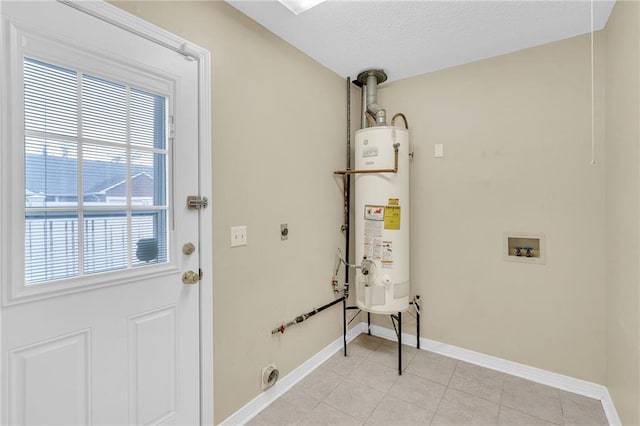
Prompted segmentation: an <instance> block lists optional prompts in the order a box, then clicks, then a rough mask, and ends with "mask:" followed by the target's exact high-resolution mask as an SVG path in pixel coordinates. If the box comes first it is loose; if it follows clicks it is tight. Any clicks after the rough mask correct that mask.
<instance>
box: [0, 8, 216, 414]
mask: <svg viewBox="0 0 640 426" xmlns="http://www.w3.org/2000/svg"><path fill="white" fill-rule="evenodd" d="M58 1H59V2H60V3H64V4H66V5H68V6H70V7H73V8H75V9H78V10H80V11H82V12H85V13H88V14H90V15H92V16H94V17H96V18H99V19H102V20H104V21H106V22H109V23H110V24H113V25H115V26H117V27H120V28H122V29H124V30H126V31H129V32H131V33H134V34H136V35H138V36H140V37H143V38H145V39H147V40H150V41H153V42H154V43H158V44H160V45H162V46H164V47H166V48H168V49H171V50H174V51H176V52H178V53H181V54H183V55H185V56H186V57H187V58H188V59H191V60H194V61H197V62H198V136H199V142H198V151H199V152H198V161H199V173H200V176H199V182H200V183H199V185H200V188H198V191H199V194H200V195H203V196H207V197H209V198H211V60H210V53H209V52H208V51H207V50H206V49H203V48H201V47H199V46H196V45H194V44H193V43H190V42H188V41H186V40H184V39H182V38H180V37H178V36H176V35H174V34H171V33H170V32H168V31H165V30H163V29H162V28H159V27H157V26H155V25H153V24H150V23H148V22H146V21H144V20H142V19H140V18H138V17H136V16H133V15H131V14H129V13H128V12H125V11H124V10H122V9H120V8H118V7H116V6H112V5H110V4H108V3H106V2H104V1H102V0H94V1H83V0H58ZM0 89H1V88H0ZM0 91H1V90H0ZM0 131H1V133H0V137H6V129H0ZM0 177H1V176H0ZM185 202H186V200H185ZM199 220H200V246H199V254H200V259H199V261H200V267H201V269H202V271H203V272H204V273H203V277H202V279H201V281H200V283H199V289H200V349H199V351H200V424H202V425H209V424H213V418H214V417H213V254H212V247H213V244H212V241H213V240H212V238H213V237H212V225H213V222H212V207H209V208H205V209H201V210H200V213H199ZM2 231H3V230H0V234H2ZM0 237H1V235H0ZM1 255H2V253H0V256H1ZM1 309H2V307H1V305H0V310H1ZM3 380H6V378H3Z"/></svg>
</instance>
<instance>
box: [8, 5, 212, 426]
mask: <svg viewBox="0 0 640 426" xmlns="http://www.w3.org/2000/svg"><path fill="white" fill-rule="evenodd" d="M0 14H1V15H2V21H1V24H0V30H1V32H0V37H1V44H0V46H1V47H2V55H3V56H2V62H1V65H0V66H1V67H2V70H1V71H2V73H1V74H2V75H3V77H2V78H3V79H4V81H3V84H4V85H3V86H2V87H3V89H4V90H3V99H2V102H3V104H2V111H3V115H2V122H1V123H2V124H1V126H0V129H4V132H3V133H2V138H3V139H2V141H1V142H2V144H1V145H0V166H1V167H2V173H3V182H2V183H3V184H2V187H1V190H2V194H1V195H2V200H3V203H2V205H1V206H0V223H1V224H2V230H3V234H4V235H9V236H10V238H9V240H10V242H11V243H10V244H9V243H8V242H7V241H3V242H1V244H3V246H2V249H3V250H2V253H3V258H2V259H1V262H2V264H1V265H0V266H1V268H2V271H0V274H1V275H0V276H1V277H2V281H1V285H2V309H1V318H0V324H1V333H2V342H1V347H0V349H1V352H0V356H1V358H2V359H1V361H2V365H1V367H2V370H1V376H2V407H1V415H2V419H1V421H2V423H3V424H7V423H11V424H17V425H21V424H66V425H72V424H104V425H115V424H160V423H162V424H198V423H199V413H200V401H199V399H200V398H199V371H200V370H199V362H200V361H199V311H198V306H199V291H198V290H199V289H198V285H197V284H196V285H185V284H183V283H182V280H181V275H182V273H183V272H185V271H187V270H193V271H198V270H199V264H198V256H199V254H198V250H196V252H194V253H193V254H191V255H183V254H182V253H181V251H180V250H179V248H180V247H181V246H182V245H183V244H185V243H187V242H192V243H194V244H195V246H196V247H198V243H199V237H198V212H197V211H194V210H188V209H187V207H186V201H185V200H186V197H187V195H190V194H196V193H197V188H198V170H197V164H198V158H197V152H198V133H197V129H198V121H197V117H198V104H197V102H198V96H197V90H198V67H197V63H196V62H194V61H189V60H187V59H185V58H184V57H183V56H182V55H180V54H178V53H176V52H174V51H171V50H169V49H166V48H164V47H161V46H159V45H157V44H154V43H153V42H151V41H148V40H146V39H142V38H140V37H138V36H135V35H133V34H131V33H129V32H127V31H124V30H122V29H119V28H117V27H115V26H113V25H111V24H108V23H106V22H103V21H101V20H99V19H97V18H94V17H92V16H89V15H86V14H84V13H82V12H80V11H78V10H75V9H73V8H71V7H69V6H66V5H64V4H61V3H57V2H38V3H36V2H7V1H2V2H0ZM25 58H30V59H34V60H37V61H42V62H43V63H47V64H53V65H55V66H59V67H62V68H64V69H68V70H72V71H73V72H77V73H78V74H77V75H78V77H77V82H78V83H77V84H78V88H79V91H80V94H79V95H78V99H80V101H78V102H79V103H78V105H82V89H83V87H84V85H86V86H87V91H90V89H91V90H93V88H95V87H98V86H99V85H102V86H104V87H107V88H111V87H116V86H117V87H116V89H117V90H121V88H123V89H122V90H124V91H123V92H122V93H123V95H122V97H121V99H122V102H123V103H122V105H123V107H122V108H120V109H119V114H120V115H118V118H117V120H119V121H118V122H117V123H116V121H115V120H116V118H111V116H109V115H108V114H109V113H108V112H101V110H100V108H102V106H104V105H103V104H105V102H104V99H105V98H101V97H100V96H101V95H99V94H98V95H96V94H95V93H91V96H92V98H91V99H92V102H93V104H90V105H89V107H88V108H89V109H90V111H89V112H91V114H93V115H91V114H86V115H83V113H78V117H79V119H78V120H77V124H74V125H72V126H71V127H69V126H67V125H65V127H64V133H65V134H63V135H60V134H59V133H60V131H59V129H58V130H57V133H56V131H54V130H51V129H50V128H49V127H46V126H45V127H46V129H45V130H41V129H36V128H35V127H32V128H27V129H25V120H24V111H25V105H24V93H23V92H24V84H23V73H24V66H25V65H24V59H25ZM84 76H89V77H87V78H85V77H84ZM92 79H93V80H92ZM104 82H107V83H104ZM111 82H113V84H112V83H111ZM92 85H93V86H92ZM116 89H113V90H116ZM42 90H43V91H44V93H45V94H46V93H48V89H46V88H44V89H42ZM109 90H110V89H109ZM147 93H148V94H152V95H154V96H155V95H158V96H155V97H154V96H150V97H146V98H145V96H146V95H145V94H147ZM47 96H48V95H47ZM96 96H97V97H96ZM147 98H148V99H147ZM101 99H102V101H101ZM149 99H150V100H149ZM164 99H166V116H163V117H164V118H166V128H165V127H162V128H161V130H162V131H160V132H159V133H158V132H157V133H156V135H158V134H159V135H160V137H163V138H165V139H163V140H162V141H163V142H166V145H163V146H162V147H160V145H157V142H158V141H157V140H154V139H153V138H149V137H147V136H145V133H144V129H145V128H146V127H153V126H154V125H155V126H158V125H160V126H164V124H158V123H163V122H162V120H160V121H157V120H156V121H154V116H153V114H150V115H146V116H145V115H136V111H137V110H135V108H137V105H142V104H144V103H145V102H147V100H149V102H151V104H153V102H164V101H163V100H164ZM64 101H65V102H66V103H65V102H63V103H64V105H65V108H66V107H68V105H69V102H68V99H67V100H64ZM87 102H88V101H87ZM127 102H130V103H127ZM107 104H108V102H107ZM107 106H109V105H107ZM56 108H62V107H61V106H60V105H56V104H46V109H47V110H46V114H49V116H51V117H55V114H56V113H57V112H58V110H57V109H56ZM156 111H157V110H156ZM163 111H164V110H160V114H165V112H163ZM105 114H107V115H105ZM156 115H157V114H156ZM83 117H87V119H86V121H87V123H84V122H83ZM105 117H106V118H105ZM123 117H124V118H123ZM155 118H156V119H157V118H158V117H157V116H156V117H155ZM161 118H162V117H161ZM112 120H113V121H112ZM122 120H124V123H125V124H127V123H128V124H129V127H128V129H129V130H126V129H125V131H124V132H123V131H122V123H123V121H122ZM112 122H113V125H114V126H113V127H114V128H115V127H118V132H117V138H114V134H115V133H114V132H115V130H114V131H111V130H109V129H111V127H110V126H109V124H111V123H112ZM96 123H97V124H96ZM104 123H107V124H108V125H107V126H106V127H105V125H104ZM118 123H119V124H118ZM169 123H172V125H171V126H170V125H169ZM36 124H37V123H36ZM84 124H86V125H87V128H86V129H85V127H83V126H84ZM116 124H118V126H116ZM29 125H30V126H31V125H32V126H36V125H35V124H33V122H32V123H31V124H29ZM74 126H75V127H74ZM101 127H102V128H103V130H101ZM125 128H126V126H125ZM104 129H106V130H104ZM156 130H157V129H156ZM101 131H105V132H106V133H105V134H101V133H100V132H101ZM38 132H39V133H38ZM163 132H164V133H163ZM37 138H40V139H37ZM36 139H37V140H41V141H42V142H33V144H37V143H41V144H42V145H43V146H44V147H45V149H44V150H43V151H42V152H40V151H38V150H34V151H29V152H27V151H26V150H25V142H26V141H34V140H36ZM62 141H64V144H62V145H61V142H62ZM30 143H32V142H30ZM56 144H57V145H56ZM28 146H31V145H28ZM33 146H36V145H33ZM56 146H62V147H66V148H65V149H58V150H57V149H54V148H55V147H56ZM68 147H71V148H73V149H75V150H76V151H77V154H69V153H70V152H74V151H72V150H70V149H67V148H68ZM165 153H166V155H165ZM159 154H161V155H164V157H162V158H159V156H158V155H159ZM28 155H31V156H36V157H37V156H38V155H41V156H43V157H42V158H46V159H49V160H51V161H49V162H48V163H47V164H48V167H50V166H51V165H54V166H55V165H56V164H62V163H63V160H62V159H63V158H65V159H66V160H65V161H67V163H66V164H68V160H69V156H72V155H76V156H77V160H75V159H74V160H73V161H75V164H77V166H75V167H77V180H78V182H77V184H76V187H77V188H78V191H77V194H76V195H77V196H76V198H75V199H73V200H72V202H71V203H72V204H73V203H75V204H74V205H73V206H72V207H71V210H69V207H68V206H66V205H63V204H55V203H68V202H69V199H70V198H69V197H71V199H72V198H73V196H72V195H73V194H71V195H69V194H66V195H65V194H63V195H65V196H67V198H65V199H64V200H63V199H62V198H61V196H60V194H52V193H50V192H51V191H49V190H48V189H46V188H45V189H42V190H39V191H29V188H27V187H26V185H27V179H25V170H24V167H25V164H27V161H26V160H27V159H28ZM118 157H124V158H126V160H125V161H124V163H123V164H124V165H123V166H122V167H121V168H118V167H116V166H112V168H111V170H112V171H114V173H113V174H114V175H117V176H119V177H120V182H106V183H105V185H104V191H97V190H95V188H91V187H90V185H87V182H88V179H95V178H96V176H92V174H91V173H92V172H93V175H96V174H97V175H98V177H99V175H100V173H96V170H98V169H99V166H101V164H99V163H100V162H101V161H102V162H105V161H107V160H109V161H111V159H114V160H115V159H116V158H118ZM29 158H31V157H29ZM74 158H76V157H74ZM29 164H36V163H29ZM143 164H153V165H155V166H157V167H160V170H162V172H159V173H151V174H149V173H146V174H145V171H144V170H142V169H141V170H140V172H139V173H137V169H136V168H137V167H143ZM72 169H73V168H72ZM64 170H67V171H68V170H70V169H69V168H66V169H64ZM73 170H76V169H73ZM52 173H54V176H55V173H56V171H55V169H54V170H53V172H52ZM123 176H124V177H125V180H122V177H123ZM127 176H128V177H129V180H126V177H127ZM7 177H10V180H11V184H9V182H8V179H7ZM134 177H135V179H138V178H139V180H138V181H134ZM159 180H164V184H163V185H164V187H166V188H168V194H167V197H164V196H162V197H155V198H154V200H153V201H152V202H146V201H145V195H144V190H145V188H151V190H154V188H155V191H156V193H157V191H158V188H160V187H163V185H159ZM83 181H84V185H83ZM71 187H72V188H73V187H74V186H73V185H71ZM96 188H97V187H96ZM98 189H100V188H98ZM25 190H26V194H27V195H28V196H32V201H33V203H32V204H29V203H27V204H26V207H25ZM47 191H49V192H47ZM71 192H72V191H71ZM89 196H91V197H93V198H90V197H89ZM103 196H104V197H103ZM101 197H103V198H101ZM109 197H110V198H109ZM43 198H44V199H46V200H47V203H48V204H47V206H45V207H42V208H41V207H39V206H40V205H39V204H37V203H38V200H39V199H43ZM107 199H109V200H111V201H112V202H113V205H114V206H115V207H110V206H109V205H107V204H100V203H102V202H103V201H104V200H107ZM58 206H61V207H58ZM74 209H75V210H74ZM68 211H77V212H78V213H77V218H74V217H71V219H70V220H69V221H68V223H67V222H65V220H66V219H64V217H62V218H61V217H60V215H61V213H65V214H67V212H68ZM40 212H43V213H46V214H47V216H46V218H47V219H46V222H42V224H40V223H38V225H37V226H34V227H33V228H34V229H37V232H38V235H36V234H34V235H32V236H31V237H30V238H27V237H26V236H25V233H26V232H28V229H29V228H28V226H27V222H26V220H25V217H30V216H29V215H35V217H36V218H37V214H39V213H40ZM56 215H57V216H56ZM71 216H72V215H71ZM33 223H36V222H33ZM33 223H32V224H33ZM158 229H166V230H167V232H166V236H162V235H160V234H158V233H157V232H158V231H157V230H158ZM47 232H48V233H49V234H45V233H47ZM54 232H55V233H56V234H55V235H61V236H60V237H55V238H54V237H51V235H53V233H54ZM39 235H48V237H47V238H49V240H52V238H53V240H52V241H54V242H55V244H50V246H51V248H49V247H48V244H44V245H42V244H41V245H40V247H45V249H42V248H40V249H39V250H41V251H40V252H38V251H35V252H33V253H35V254H32V256H33V260H32V261H33V262H35V263H34V264H35V265H40V264H43V265H47V263H46V261H47V259H46V256H47V252H46V250H49V249H51V250H54V249H55V259H56V262H58V263H56V265H62V266H60V268H63V269H64V271H63V272H64V273H62V272H60V270H58V269H54V271H55V273H54V274H51V275H50V276H51V278H48V276H47V275H46V274H41V275H34V276H37V277H38V278H37V280H36V281H37V282H33V283H30V282H28V278H27V277H26V274H25V264H26V263H25V262H27V261H28V259H27V256H28V255H29V251H28V247H26V243H25V241H27V242H31V243H32V244H36V243H38V241H39V240H38V238H45V237H40V236H39ZM49 240H46V241H49ZM152 240H155V241H152ZM149 244H151V246H149ZM159 244H160V246H161V247H159ZM162 244H164V245H165V246H166V247H164V248H163V247H162ZM67 245H68V247H69V250H70V253H72V255H73V256H72V257H71V259H72V263H73V264H66V263H63V262H62V261H61V260H60V259H64V257H65V256H67V255H66V254H61V253H64V249H65V247H67ZM42 250H44V252H42ZM163 250H164V251H163ZM118 252H120V253H118ZM159 252H160V253H161V254H158V253H159ZM53 255H54V254H53V253H52V256H53ZM69 256H71V255H69ZM160 258H161V259H162V262H157V263H156V262H154V260H155V259H160ZM43 259H44V260H43ZM38 262H40V263H38ZM114 265H115V266H114ZM83 271H86V273H84V272H83Z"/></svg>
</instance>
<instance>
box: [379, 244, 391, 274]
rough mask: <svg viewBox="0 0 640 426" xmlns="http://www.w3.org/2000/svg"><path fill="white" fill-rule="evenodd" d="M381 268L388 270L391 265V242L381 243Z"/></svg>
mask: <svg viewBox="0 0 640 426" xmlns="http://www.w3.org/2000/svg"><path fill="white" fill-rule="evenodd" d="M381 262H382V268H384V269H386V268H390V267H391V266H392V265H393V241H383V242H382V261H381Z"/></svg>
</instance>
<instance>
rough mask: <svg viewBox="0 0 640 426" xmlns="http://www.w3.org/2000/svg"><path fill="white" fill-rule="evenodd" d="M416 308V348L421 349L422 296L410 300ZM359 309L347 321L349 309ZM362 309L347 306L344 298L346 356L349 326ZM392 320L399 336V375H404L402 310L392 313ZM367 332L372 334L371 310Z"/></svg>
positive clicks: (368, 315)
mask: <svg viewBox="0 0 640 426" xmlns="http://www.w3.org/2000/svg"><path fill="white" fill-rule="evenodd" d="M409 304H410V305H413V306H414V308H415V310H416V348H417V349H420V296H415V298H414V300H413V301H411V302H409ZM350 310H358V313H357V314H355V315H354V316H353V318H351V320H349V322H347V311H350ZM360 312H362V310H361V309H360V308H359V307H357V306H347V303H346V298H344V299H343V310H342V315H343V317H342V318H343V325H344V327H343V329H344V330H343V331H344V333H343V343H344V356H347V327H348V326H349V324H351V323H352V322H353V320H355V319H356V317H357V316H358V314H359V313H360ZM390 316H391V322H392V323H393V328H394V330H395V332H396V337H397V338H398V375H402V312H398V313H397V314H391V315H390ZM367 334H368V335H369V336H371V312H367Z"/></svg>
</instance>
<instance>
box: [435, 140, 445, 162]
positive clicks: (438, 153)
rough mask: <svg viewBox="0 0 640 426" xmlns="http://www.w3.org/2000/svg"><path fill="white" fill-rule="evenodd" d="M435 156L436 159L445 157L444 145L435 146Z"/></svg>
mask: <svg viewBox="0 0 640 426" xmlns="http://www.w3.org/2000/svg"><path fill="white" fill-rule="evenodd" d="M433 156H434V157H436V158H442V157H444V145H443V144H441V143H437V144H435V145H434V146H433Z"/></svg>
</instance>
